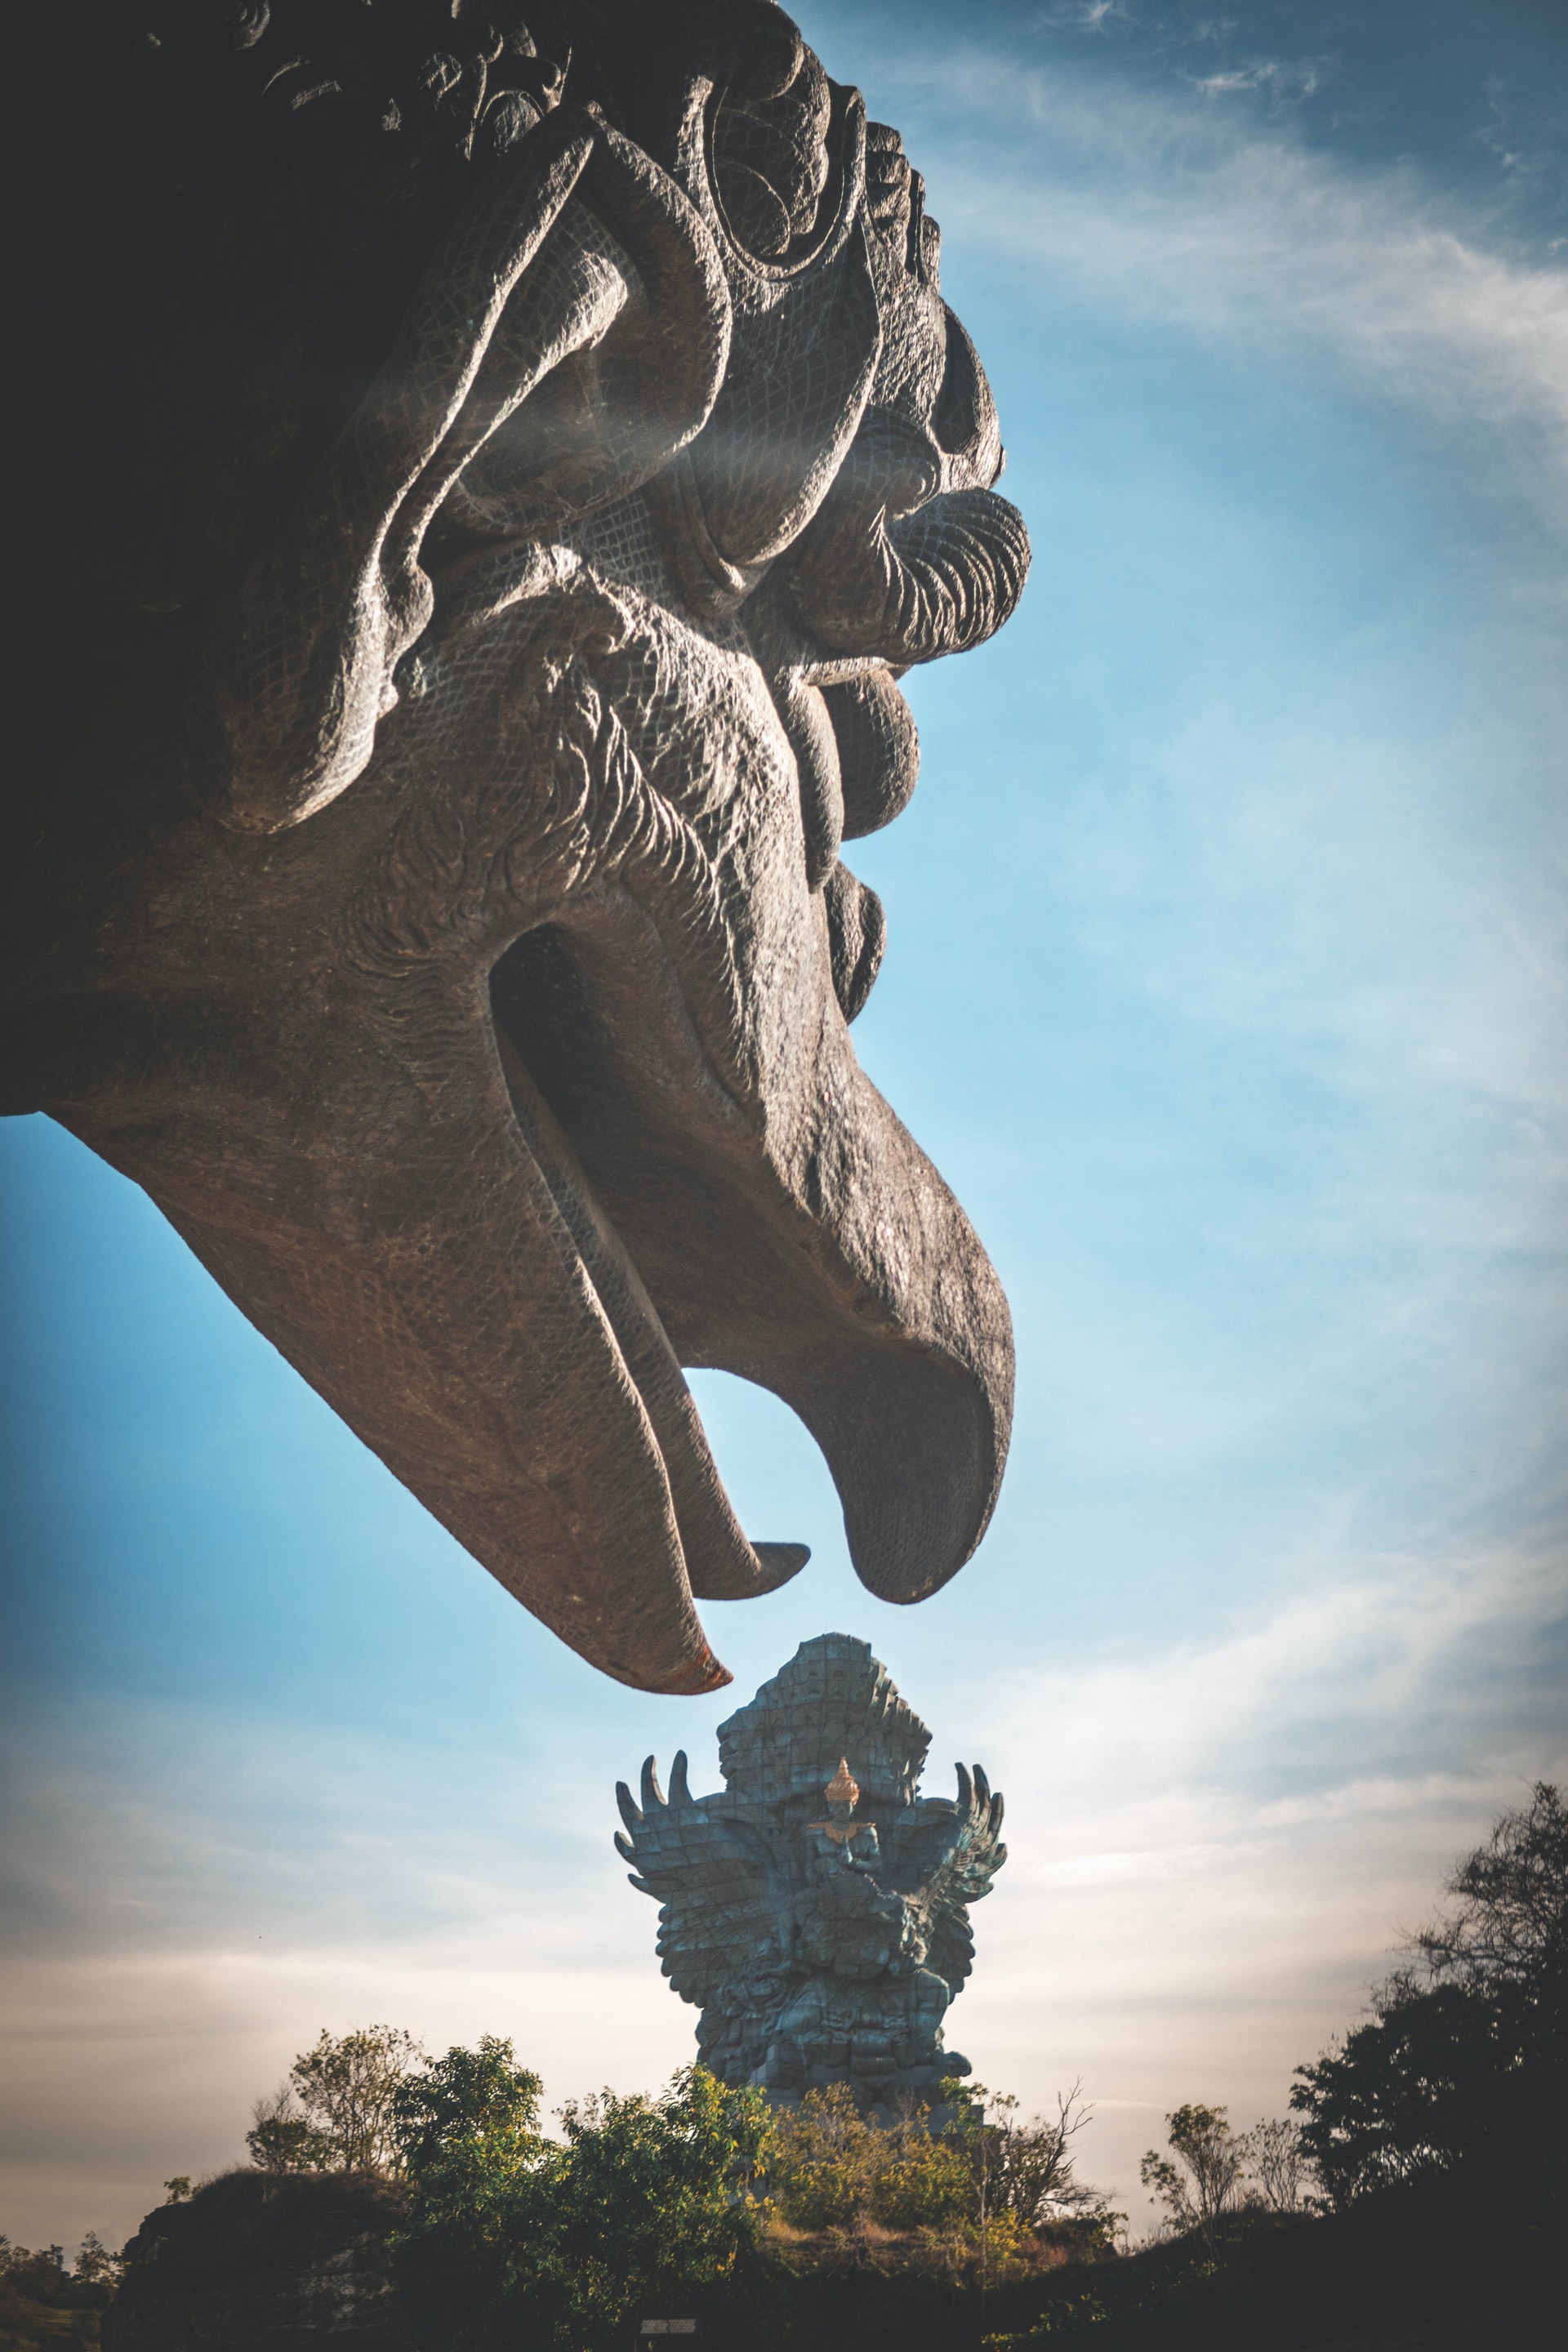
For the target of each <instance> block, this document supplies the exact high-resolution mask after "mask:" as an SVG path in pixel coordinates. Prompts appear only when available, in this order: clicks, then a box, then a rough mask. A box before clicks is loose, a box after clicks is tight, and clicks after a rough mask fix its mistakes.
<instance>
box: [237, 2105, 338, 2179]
mask: <svg viewBox="0 0 1568 2352" xmlns="http://www.w3.org/2000/svg"><path fill="white" fill-rule="evenodd" d="M245 2144H246V2146H247V2148H248V2149H249V2150H250V2160H251V2162H252V2163H253V2164H254V2165H255V2166H256V2168H257V2169H258V2171H259V2172H274V2173H286V2172H327V2171H330V2170H331V2168H332V2164H333V2160H334V2158H335V2155H336V2150H335V2149H334V2147H333V2146H332V2142H331V2138H330V2137H329V2136H328V2135H327V2133H326V2132H324V2131H321V2130H318V2128H317V2126H315V2125H314V2124H313V2123H312V2122H311V2121H310V2117H309V2116H307V2115H306V2113H305V2111H304V2109H303V2107H301V2105H300V2102H299V2100H298V2099H297V2098H296V2097H295V2095H294V2090H293V2085H292V2084H289V2083H285V2084H283V2085H282V2087H281V2088H280V2089H279V2090H276V2091H274V2092H273V2093H272V2094H271V2095H270V2096H269V2097H268V2098H264V2099H258V2100H257V2102H256V2105H255V2106H254V2107H253V2108H252V2109H251V2125H250V2129H249V2130H248V2131H247V2133H246V2135H245Z"/></svg>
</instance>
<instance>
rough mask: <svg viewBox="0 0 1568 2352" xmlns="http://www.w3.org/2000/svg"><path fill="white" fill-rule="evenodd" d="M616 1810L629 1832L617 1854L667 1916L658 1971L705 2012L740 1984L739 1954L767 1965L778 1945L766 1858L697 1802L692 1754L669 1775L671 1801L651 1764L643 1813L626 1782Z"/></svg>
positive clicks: (619, 1839) (662, 1919) (662, 1917)
mask: <svg viewBox="0 0 1568 2352" xmlns="http://www.w3.org/2000/svg"><path fill="white" fill-rule="evenodd" d="M616 1802H617V1803H618V1804H619V1806H620V1809H621V1819H622V1820H623V1821H624V1822H625V1823H626V1831H625V1833H624V1835H623V1834H621V1833H619V1832H617V1834H616V1850H617V1852H618V1853H621V1854H623V1855H624V1856H625V1858H626V1861H627V1862H629V1863H631V1864H633V1865H634V1867H633V1870H632V1873H631V1882H632V1885H634V1886H635V1887H637V1888H638V1889H639V1890H640V1891H641V1893H643V1894H644V1895H653V1896H654V1897H655V1899H656V1900H657V1901H658V1904H659V1905H660V1906H661V1908H660V1911H659V1915H658V1957H659V1961H660V1965H661V1966H662V1968H663V1969H664V1973H665V1975H666V1976H667V1977H668V1979H669V1980H670V1983H671V1984H672V1985H673V1986H674V1987H675V1990H676V1991H677V1992H678V1993H679V1995H680V1997H681V1999H682V2000H689V2001H691V2002H693V2003H695V2005H696V2006H697V2007H698V2008H700V2009H702V2008H706V2007H707V2006H708V2004H709V2003H710V2001H713V2000H716V1999H717V1998H718V1996H719V1995H720V1994H721V1992H722V1990H723V1989H724V1988H725V1986H726V1985H727V1984H728V1982H729V1980H730V1979H731V1977H732V1976H733V1974H734V1968H735V1954H736V1952H737V1951H741V1952H755V1953H758V1954H759V1955H761V1954H763V1953H766V1952H767V1951H769V1950H770V1949H771V1948H772V1947H773V1944H774V1943H775V1941H776V1939H777V1931H778V1918H777V1906H776V1903H775V1902H774V1901H773V1900H772V1899H771V1897H770V1885H769V1876H768V1873H767V1871H766V1868H765V1866H764V1864H763V1858H762V1856H761V1854H760V1853H759V1852H758V1851H757V1849H756V1846H755V1843H754V1842H753V1841H751V1840H748V1839H746V1838H744V1837H743V1835H742V1833H740V1832H737V1831H736V1830H735V1829H734V1828H732V1827H731V1825H730V1824H729V1823H728V1822H726V1821H725V1820H724V1819H723V1817H722V1815H719V1814H714V1813H711V1812H710V1811H709V1810H708V1807H707V1805H706V1804H705V1803H703V1802H702V1801H701V1800H700V1799H698V1798H694V1797H693V1796H692V1794H691V1791H690V1790H689V1788H688V1786H687V1781H686V1757H685V1755H684V1753H681V1754H678V1755H677V1757H676V1759H675V1761H674V1763H673V1764H672V1765H671V1767H670V1772H669V1796H668V1801H667V1800H666V1798H665V1796H664V1794H663V1791H662V1790H660V1788H659V1785H658V1772H657V1770H656V1769H655V1766H654V1759H653V1758H652V1757H651V1756H650V1757H649V1758H648V1759H647V1763H646V1764H645V1765H644V1766H643V1768H642V1803H641V1805H640V1806H639V1805H638V1804H637V1802H636V1801H635V1800H634V1798H633V1796H632V1792H631V1790H629V1789H628V1788H627V1786H626V1782H625V1781H624V1780H621V1781H619V1782H617V1784H616Z"/></svg>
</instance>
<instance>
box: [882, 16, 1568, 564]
mask: <svg viewBox="0 0 1568 2352" xmlns="http://www.w3.org/2000/svg"><path fill="white" fill-rule="evenodd" d="M1318 71H1319V66H1318V64H1317V62H1316V61H1313V60H1305V61H1303V60H1295V61H1290V60H1284V59H1262V60H1258V61H1256V62H1253V63H1250V64H1247V65H1244V66H1239V67H1237V68H1232V69H1227V70H1225V71H1221V72H1216V73H1215V74H1212V75H1210V76H1208V77H1206V78H1205V79H1202V80H1200V81H1198V82H1197V83H1196V85H1195V95H1194V97H1189V98H1187V99H1186V100H1181V99H1178V98H1175V97H1173V96H1170V95H1168V94H1155V93H1151V92H1140V91H1136V90H1132V89H1127V88H1125V87H1121V86H1120V85H1118V84H1116V83H1114V82H1112V81H1110V80H1104V79H1096V78H1093V77H1090V76H1089V75H1087V74H1085V73H1083V72H1079V71H1064V72H1047V71H1042V70H1040V69H1039V68H1020V67H1019V66H1018V65H1017V64H1016V61H1014V62H1010V63H1007V64H1004V63H1003V62H1002V61H1001V60H999V59H998V58H996V57H994V56H992V55H986V54H983V53H981V52H980V51H978V50H970V51H967V52H963V53H961V54H960V55H959V56H958V57H957V58H949V59H944V60H943V63H942V106H941V107H940V108H938V107H931V108H930V110H929V112H928V113H927V120H926V121H925V122H924V124H923V125H922V130H921V140H922V142H923V146H924V147H926V148H929V147H931V145H932V143H933V142H935V147H936V150H937V152H942V150H945V152H942V163H941V170H940V173H936V174H934V176H935V177H936V178H937V179H938V181H939V184H940V189H941V205H940V207H939V208H940V210H941V211H942V214H943V215H944V217H945V219H946V221H947V223H948V225H949V226H950V227H952V228H953V229H955V230H957V231H958V232H959V233H961V234H962V235H964V236H969V237H972V238H973V239H974V240H975V241H976V243H977V244H980V243H983V244H984V247H985V248H986V249H987V250H989V251H990V252H991V253H993V254H995V253H996V252H997V251H998V250H1001V251H1004V252H1005V253H1006V254H1008V255H1009V256H1011V257H1014V258H1015V259H1025V260H1026V261H1028V262H1029V263H1030V264H1031V265H1032V266H1033V267H1034V268H1035V269H1036V270H1037V271H1039V272H1043V273H1045V274H1046V276H1047V278H1048V280H1049V281H1050V282H1051V283H1052V284H1054V285H1055V286H1056V287H1058V289H1067V290H1070V291H1071V292H1072V293H1073V294H1074V295H1075V296H1077V297H1079V298H1086V299H1092V300H1093V301H1095V302H1098V303H1102V304H1107V305H1111V306H1114V307H1115V308H1117V309H1118V310H1121V311H1122V312H1123V313H1124V314H1125V315H1127V316H1129V317H1131V318H1135V319H1142V320H1161V321H1165V322H1169V323H1172V324H1175V325H1180V326H1183V327H1185V328H1189V329H1191V330H1193V331H1196V332H1198V333H1201V334H1204V335H1207V336H1211V337H1215V338H1224V339H1225V340H1226V341H1240V342H1242V343H1245V344H1247V345H1251V346H1258V345H1261V344H1264V343H1268V344H1270V345H1272V346H1273V347H1275V348H1276V349H1280V350H1283V349H1287V348H1289V347H1292V346H1293V347H1295V348H1296V349H1297V350H1299V351H1300V350H1310V351H1315V352H1319V353H1321V354H1323V355H1326V356H1328V357H1330V358H1331V359H1332V360H1333V361H1334V362H1337V363H1338V364H1340V365H1342V366H1343V367H1345V368H1347V369H1349V370H1352V371H1353V373H1355V375H1356V376H1357V377H1358V378H1359V379H1360V380H1361V381H1362V383H1363V384H1365V385H1367V386H1368V387H1373V388H1375V390H1376V391H1377V392H1378V394H1380V395H1382V396H1383V397H1385V398H1387V399H1389V400H1393V401H1396V402H1398V403H1400V404H1403V405H1404V406H1405V407H1406V408H1407V409H1409V410H1414V411H1419V412H1421V413H1423V414H1425V415H1428V416H1429V417H1431V418H1433V419H1434V420H1436V421H1440V422H1442V423H1444V424H1446V425H1456V424H1467V423H1468V424H1479V425H1485V426H1488V427H1489V428H1491V429H1493V430H1494V431H1495V432H1499V433H1506V434H1508V435H1510V436H1513V440H1514V443H1515V446H1514V447H1513V448H1512V449H1511V451H1510V463H1512V464H1514V465H1515V466H1516V467H1524V468H1525V469H1527V470H1532V471H1533V476H1534V479H1535V487H1536V488H1537V489H1542V488H1545V489H1548V490H1549V492H1550V495H1551V497H1552V499H1553V501H1554V502H1555V504H1556V507H1557V511H1558V513H1559V516H1560V519H1561V520H1563V522H1564V523H1568V272H1564V271H1562V270H1558V269H1552V268H1531V267H1528V266H1525V265H1523V264H1521V263H1519V262H1516V261H1514V260H1511V259H1510V258H1508V257H1505V256H1504V255H1501V254H1500V253H1497V252H1495V251H1491V250H1489V249H1488V247H1487V245H1486V243H1485V238H1484V231H1483V229H1482V227H1481V226H1480V225H1479V224H1474V223H1468V222H1466V221H1465V220H1464V219H1463V218H1462V217H1458V216H1457V215H1456V212H1455V208H1454V205H1453V204H1452V202H1451V201H1449V200H1447V199H1445V198H1443V197H1441V196H1440V195H1439V194H1438V193H1437V192H1436V191H1435V190H1434V189H1433V188H1431V187H1430V186H1429V185H1428V184H1426V183H1424V182H1423V180H1422V179H1421V178H1420V176H1419V174H1417V173H1415V171H1413V170H1411V169H1409V168H1399V167H1388V168H1384V169H1383V170H1373V169H1371V168H1369V167H1351V166H1349V165H1346V164H1344V163H1341V162H1338V161H1336V160H1335V159H1333V158H1331V157H1330V156H1327V155H1324V154H1323V153H1321V152H1316V151H1314V150H1311V149H1310V148H1308V147H1307V146H1306V145H1304V144H1300V143H1298V142H1294V141H1292V140H1291V139H1290V138H1289V136H1288V135H1286V134H1285V133H1283V132H1280V133H1279V134H1278V135H1274V136H1261V135H1259V133H1258V131H1257V130H1256V129H1255V128H1254V127H1253V126H1252V125H1251V124H1250V123H1248V122H1246V121H1238V120H1235V119H1231V118H1228V117H1226V115H1224V114H1216V113H1215V112H1214V111H1213V110H1210V109H1207V108H1205V106H1203V105H1201V104H1200V103H1198V102H1197V100H1198V99H1200V98H1202V97H1203V96H1204V95H1205V94H1206V95H1207V96H1210V97H1214V96H1218V95H1222V94H1224V93H1225V92H1226V91H1239V90H1241V89H1262V88H1265V87H1267V88H1268V89H1277V90H1280V91H1283V90H1284V89H1287V88H1294V89H1297V90H1299V91H1300V90H1304V89H1305V88H1306V86H1307V82H1308V81H1309V80H1310V79H1311V78H1312V76H1313V75H1315V74H1316V73H1317V72H1318ZM900 73H901V76H902V79H903V81H904V85H905V88H906V89H907V90H908V92H909V95H910V100H911V101H912V102H914V103H916V104H921V102H922V100H924V99H925V98H927V97H929V96H931V95H934V93H933V92H930V91H929V90H928V89H927V87H926V85H925V84H924V83H923V81H922V77H921V71H920V68H918V67H916V66H910V65H907V64H906V65H905V66H904V67H902V68H900ZM922 110H923V108H922ZM1542 468H1544V469H1546V476H1549V479H1548V478H1546V476H1543V475H1542Z"/></svg>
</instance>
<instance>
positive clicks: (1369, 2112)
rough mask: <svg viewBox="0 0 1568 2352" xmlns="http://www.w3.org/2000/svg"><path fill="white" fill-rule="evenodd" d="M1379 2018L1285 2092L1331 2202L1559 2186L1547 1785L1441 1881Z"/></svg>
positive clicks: (1558, 1928)
mask: <svg viewBox="0 0 1568 2352" xmlns="http://www.w3.org/2000/svg"><path fill="white" fill-rule="evenodd" d="M1445 1892H1446V1894H1447V1895H1448V1896H1449V1898H1450V1905H1451V1907H1450V1908H1449V1909H1448V1910H1447V1913H1445V1914H1441V1915H1439V1916H1438V1917H1437V1918H1436V1919H1435V1920H1434V1921H1433V1922H1432V1923H1431V1925H1430V1926H1428V1927H1424V1928H1422V1929H1421V1930H1420V1932H1419V1933H1418V1934H1417V1935H1415V1937H1412V1938H1411V1939H1410V1941H1409V1943H1408V1945H1407V1947H1406V1948H1407V1950H1408V1951H1409V1953H1410V1955H1411V1963H1410V1965H1409V1966H1407V1967H1406V1968H1404V1969H1400V1970H1399V1971H1398V1972H1397V1973H1396V1974H1395V1975H1394V1976H1393V1977H1392V1978H1390V1979H1389V1980H1388V1981H1387V1983H1385V1984H1383V1985H1380V1986H1378V1987H1377V1988H1376V1989H1375V1990H1374V1991H1373V1995H1372V2002H1371V2007H1372V2015H1371V2017H1370V2019H1369V2020H1368V2021H1367V2022H1366V2023H1365V2024H1364V2025H1359V2026H1356V2027H1355V2028H1353V2029H1352V2032H1349V2033H1348V2034H1346V2036H1345V2037H1344V2039H1343V2041H1342V2043H1341V2044H1340V2045H1339V2046H1338V2047H1337V2048H1336V2049H1333V2050H1331V2051H1328V2052H1326V2053H1324V2054H1323V2056H1322V2057H1321V2058H1320V2059H1318V2060H1317V2062H1316V2063H1315V2064H1312V2065H1310V2066H1302V2067H1299V2068H1298V2069H1297V2076H1298V2080H1297V2084H1296V2087H1295V2089H1294V2090H1293V2091H1292V2092H1291V2094H1290V2104H1291V2105H1292V2107H1293V2108H1294V2109H1295V2110H1296V2111H1297V2112H1298V2114H1300V2116H1302V2117H1303V2118H1304V2121H1303V2123H1302V2126H1301V2139H1302V2144H1303V2146H1304V2147H1305V2148H1306V2150H1307V2152H1308V2154H1309V2155H1310V2158H1312V2160H1313V2162H1314V2163H1315V2165H1316V2166H1317V2168H1318V2171H1319V2173H1320V2175H1321V2179H1322V2181H1323V2184H1324V2186H1325V2188H1326V2189H1327V2190H1328V2193H1329V2196H1330V2198H1331V2200H1332V2201H1333V2202H1334V2203H1335V2204H1336V2205H1344V2204H1348V2203H1351V2202H1353V2201H1354V2200H1356V2199H1358V2198H1360V2197H1363V2196H1366V2195H1369V2194H1371V2193H1373V2192H1375V2191H1376V2190H1378V2189H1384V2188H1387V2187H1390V2186H1392V2185H1394V2184H1395V2183H1398V2182H1402V2181H1419V2180H1423V2179H1437V2178H1443V2177H1449V2176H1456V2175H1468V2176H1469V2177H1470V2178H1472V2179H1475V2180H1477V2181H1480V2180H1485V2181H1487V2182H1489V2184H1491V2185H1492V2186H1494V2187H1496V2186H1499V2185H1502V2184H1509V2183H1512V2184H1513V2185H1514V2187H1515V2189H1517V2190H1521V2191H1526V2192H1531V2193H1533V2191H1534V2190H1535V2189H1539V2188H1540V2187H1541V2186H1542V2185H1547V2186H1549V2187H1551V2188H1552V2189H1553V2190H1554V2192H1555V2193H1558V2194H1561V2193H1562V2191H1563V2187H1564V2185H1565V2183H1564V2161H1563V2138H1562V2132H1561V2116H1562V2111H1563V2102H1564V2098H1565V2096H1568V1812H1565V1810H1564V1807H1563V1801H1562V1798H1561V1796H1560V1794H1559V1792H1558V1790H1556V1789H1555V1788H1554V1787H1553V1786H1552V1784H1551V1783H1550V1782H1548V1781H1538V1782H1537V1783H1536V1785H1535V1787H1534V1789H1533V1790H1532V1791H1531V1802H1530V1803H1529V1805H1527V1806H1523V1807H1521V1808H1519V1809H1518V1810H1517V1811H1512V1812H1508V1813H1504V1814H1502V1815H1501V1816H1500V1818H1499V1819H1498V1821H1497V1822H1495V1823H1494V1824H1493V1827H1492V1831H1491V1833H1490V1836H1489V1839H1488V1840H1487V1843H1485V1844H1484V1845H1482V1846H1479V1847H1478V1848H1477V1849H1476V1851H1475V1852H1474V1853H1471V1854H1469V1855H1468V1856H1467V1857H1466V1859H1465V1860H1464V1861H1462V1862H1460V1863H1458V1864H1457V1865H1456V1866H1455V1868H1454V1870H1453V1871H1452V1872H1451V1873H1450V1874H1449V1875H1448V1877H1447V1880H1446V1881H1445Z"/></svg>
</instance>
